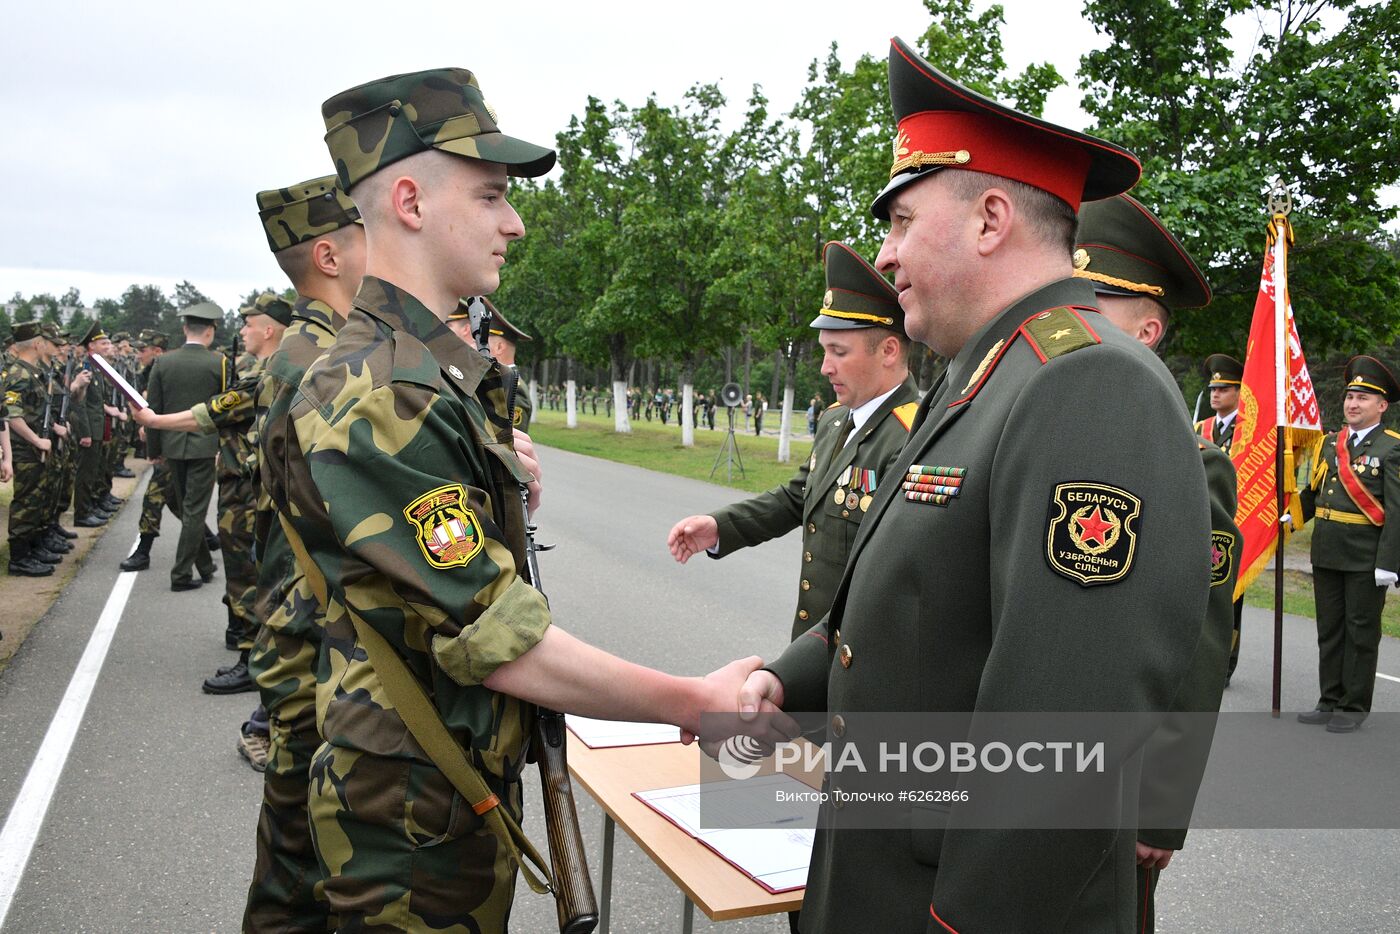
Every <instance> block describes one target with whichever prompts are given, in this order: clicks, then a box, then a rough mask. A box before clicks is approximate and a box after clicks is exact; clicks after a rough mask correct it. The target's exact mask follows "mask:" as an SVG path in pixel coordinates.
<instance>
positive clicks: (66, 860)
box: [0, 450, 1400, 934]
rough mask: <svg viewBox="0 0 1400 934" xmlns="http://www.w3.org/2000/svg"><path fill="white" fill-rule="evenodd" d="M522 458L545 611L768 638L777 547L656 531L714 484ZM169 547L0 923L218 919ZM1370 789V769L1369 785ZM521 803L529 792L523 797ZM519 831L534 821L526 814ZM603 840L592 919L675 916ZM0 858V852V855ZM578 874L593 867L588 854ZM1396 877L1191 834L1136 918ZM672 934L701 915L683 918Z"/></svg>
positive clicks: (53, 644) (205, 601)
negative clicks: (606, 888)
mask: <svg viewBox="0 0 1400 934" xmlns="http://www.w3.org/2000/svg"><path fill="white" fill-rule="evenodd" d="M545 469H546V472H547V475H546V486H547V490H548V492H547V494H546V500H545V508H544V510H543V511H542V512H541V514H540V521H541V523H542V531H541V537H542V539H543V540H545V541H554V542H557V543H558V544H559V546H560V547H559V549H558V550H557V551H555V552H552V553H550V554H548V555H545V556H544V557H543V558H542V568H541V573H542V575H543V577H544V582H545V584H546V585H547V587H548V590H549V592H550V594H551V600H552V603H553V606H554V609H555V613H556V620H557V621H558V622H559V624H561V625H563V626H565V627H567V628H568V629H570V630H571V631H573V632H575V633H577V634H579V635H581V636H583V637H585V638H587V639H589V640H591V641H593V642H596V643H597V644H599V645H601V646H603V647H604V648H607V649H609V650H612V651H615V652H619V653H622V654H625V655H627V656H628V657H630V658H633V659H636V660H638V661H642V662H645V663H647V664H650V665H654V666H657V667H661V668H665V669H667V670H671V671H682V672H692V673H702V672H705V671H708V670H710V669H712V668H714V667H717V666H719V665H721V664H723V663H725V662H727V661H728V660H730V659H731V658H733V657H734V656H735V655H738V654H748V653H757V654H771V653H774V652H776V651H778V650H779V649H780V648H781V646H782V639H783V636H784V635H785V633H786V631H787V628H788V622H787V620H788V619H789V614H790V612H791V604H792V600H793V593H792V592H791V588H792V586H793V584H794V580H793V578H794V575H795V569H796V566H797V563H798V556H799V549H798V543H797V541H796V540H795V539H790V540H785V541H780V542H775V543H772V544H770V545H768V546H765V547H764V548H761V549H757V550H754V551H751V552H748V553H740V554H738V555H735V556H733V557H731V558H729V559H726V560H725V561H723V562H717V561H694V562H692V563H691V564H690V565H687V566H685V567H680V566H677V565H675V564H674V563H673V562H672V561H671V559H670V556H669V555H668V554H667V553H666V551H665V548H664V539H665V534H666V531H667V530H668V529H669V527H670V525H671V524H672V522H674V520H675V519H677V518H679V517H681V516H682V515H687V514H689V513H692V512H700V511H705V510H707V509H711V508H713V507H715V506H718V505H720V504H721V503H724V502H726V501H729V500H730V499H732V498H734V494H733V493H732V492H731V491H729V490H725V489H722V488H719V487H714V486H710V485H708V484H703V483H698V482H695V481H690V480H683V479H680V478H676V477H670V476H665V475H661V474H653V473H649V472H646V471H642V470H637V469H635V468H630V467H625V466H620V465H616V464H611V463H607V462H603V461H598V460H593V459H590V458H583V457H578V456H575V455H570V454H566V453H563V452H559V451H554V450H549V451H547V452H545ZM168 521H169V520H168V518H167V522H168ZM113 524H114V528H113V529H112V530H111V531H110V532H109V533H108V534H107V535H106V536H105V537H104V538H103V540H102V542H101V544H100V545H99V546H98V547H97V548H96V549H95V550H94V551H93V553H92V555H91V557H90V558H89V560H88V563H87V566H86V567H85V568H84V569H83V571H82V572H81V573H80V574H79V576H78V577H77V578H76V580H75V582H74V583H73V584H72V585H71V586H70V587H69V588H68V589H67V590H66V591H65V593H64V594H63V596H62V598H61V599H60V601H59V602H58V603H57V604H56V605H55V607H54V608H53V610H52V611H51V612H50V614H49V615H48V617H46V618H45V620H44V621H43V622H42V624H41V625H40V626H39V627H38V628H37V629H36V630H35V632H34V633H33V635H32V636H31V637H30V640H29V642H28V643H27V644H26V646H25V647H24V650H23V651H22V652H21V653H20V654H19V656H18V657H17V658H16V659H15V661H14V662H13V663H12V664H11V665H10V667H9V669H7V670H6V671H5V672H4V673H3V675H0V749H3V750H4V751H5V754H4V756H3V757H0V815H8V816H9V818H10V819H11V820H13V819H14V817H15V816H14V815H13V814H12V813H11V812H12V805H13V804H14V801H15V798H16V795H17V794H18V793H19V790H20V787H21V784H22V783H23V782H24V780H25V776H26V774H27V773H28V771H29V769H30V765H31V763H32V762H33V761H34V757H35V753H36V752H37V750H38V749H39V746H40V743H41V742H42V740H43V738H44V735H45V731H46V729H47V728H48V724H49V721H50V720H51V719H52V718H53V717H54V713H55V710H56V709H57V708H58V706H59V701H60V699H61V698H62V697H63V695H64V692H65V689H66V688H67V686H68V683H69V680H70V678H72V676H73V673H74V670H75V668H76V666H77V664H78V660H79V658H80V656H81V655H82V654H83V651H84V648H85V646H86V645H87V643H88V640H89V637H90V635H91V634H92V632H93V629H94V623H95V621H96V620H97V619H98V617H99V615H100V614H101V611H102V608H103V606H104V604H105V603H106V602H107V600H108V596H109V594H111V592H112V591H113V588H114V586H116V585H117V584H118V572H117V569H116V565H117V563H118V562H119V561H120V560H121V558H122V557H123V556H124V554H125V553H126V551H127V550H128V549H129V547H130V545H131V543H132V542H133V541H134V539H135V537H136V532H135V524H136V515H135V509H134V508H131V507H128V508H127V510H125V511H124V512H123V514H122V515H121V516H120V517H119V518H118V519H117V520H115V521H114V523H113ZM167 531H168V532H169V531H171V530H170V529H168V530H167ZM173 550H174V537H173V536H172V535H170V534H167V535H165V536H164V537H162V538H161V539H160V540H158V542H157V545H156V548H155V550H154V552H153V565H154V569H153V570H151V571H148V572H145V573H142V574H140V575H136V577H135V584H134V589H133V590H132V593H131V597H130V600H129V602H128V603H127V605H126V608H125V612H124V614H123V615H122V616H121V618H120V623H119V625H118V626H117V628H116V631H115V636H114V638H113V641H112V643H111V648H110V651H109V653H108V655H107V656H106V660H105V663H104V664H103V666H102V668H101V672H100V675H98V677H97V680H96V684H95V688H94V691H93V694H92V698H91V702H90V704H89V705H88V707H87V709H86V713H85V715H84V716H83V718H82V721H81V724H80V726H79V727H78V729H77V734H76V739H75V742H74V743H73V746H72V752H71V754H70V755H69V757H68V759H67V762H66V765H65V767H64V768H63V771H62V775H61V778H60V779H59V780H58V782H57V785H56V787H55V788H54V793H53V797H52V801H51V804H50V806H49V808H48V812H47V816H46V818H45V820H44V822H43V824H42V828H41V830H40V833H39V836H38V841H37V844H36V846H35V847H34V849H33V852H32V855H31V856H30V858H29V861H28V865H27V868H26V870H25V873H24V876H23V878H22V881H21V882H20V885H19V888H18V890H17V892H16V894H15V897H14V901H13V904H12V906H11V908H10V911H9V914H8V917H7V918H6V921H5V924H4V931H5V932H6V934H10V932H31V931H32V932H49V931H102V932H107V931H142V932H166V931H169V932H190V931H218V932H224V931H235V930H237V929H238V921H239V918H240V917H241V911H242V903H243V896H244V892H245V890H246V885H247V879H248V876H249V873H250V872H251V868H252V861H253V853H252V851H253V846H252V844H253V827H254V822H255V820H256V812H257V805H258V800H259V795H260V783H261V778H260V776H258V775H256V774H255V773H253V772H252V771H250V770H249V769H248V768H247V767H246V766H245V765H244V764H243V763H242V760H241V759H239V758H238V756H237V754H236V752H235V751H234V739H235V732H236V729H237V724H238V723H239V722H240V721H241V720H242V718H243V717H244V716H245V715H246V713H247V712H248V710H249V709H250V708H251V707H252V705H253V703H254V700H253V695H236V696H234V697H225V698H214V697H208V696H205V695H203V694H201V693H200V691H199V683H200V681H201V680H202V679H203V678H204V677H205V676H206V675H207V674H209V673H210V672H212V671H213V669H214V668H215V667H217V666H218V665H220V664H226V663H228V662H229V661H230V660H231V658H232V656H231V653H228V652H225V651H224V649H223V647H222V633H223V625H224V617H223V612H222V606H220V604H219V603H218V597H219V591H218V589H217V588H208V589H204V590H200V591H196V592H194V593H190V594H172V593H170V592H169V589H168V576H167V574H166V573H165V570H164V569H167V568H168V567H169V565H170V562H171V560H172V557H173ZM220 580H222V577H221V578H220ZM0 612H3V610H0ZM1269 627H1270V621H1269V619H1268V618H1267V615H1266V614H1264V613H1263V612H1260V611H1253V610H1251V611H1247V613H1246V642H1245V657H1244V661H1243V664H1242V667H1241V669H1240V671H1239V672H1238V673H1237V674H1236V677H1235V684H1234V686H1233V687H1232V688H1231V689H1230V691H1229V692H1228V694H1227V706H1228V707H1229V708H1230V709H1234V710H1261V709H1267V708H1268V698H1269V693H1268V671H1269V657H1268V639H1267V636H1268V630H1269ZM1310 630H1311V624H1310V622H1308V621H1306V620H1299V619H1289V620H1288V622H1287V627H1286V633H1285V637H1286V638H1285V661H1286V664H1285V669H1284V684H1285V693H1284V701H1285V703H1284V706H1285V708H1292V709H1300V708H1306V707H1310V706H1311V704H1312V701H1313V696H1312V691H1313V684H1314V678H1315V675H1314V673H1313V665H1314V664H1315V657H1316V650H1315V648H1314V646H1313V640H1312V635H1311V631H1310ZM1382 659H1383V661H1382V670H1383V671H1386V672H1389V673H1392V674H1396V675H1400V645H1397V644H1395V643H1394V642H1393V641H1392V640H1387V644H1386V645H1385V646H1384V648H1383V655H1382ZM1377 707H1378V709H1384V710H1390V711H1395V710H1400V684H1397V683H1394V682H1390V681H1382V682H1381V683H1380V684H1379V685H1378V687H1377ZM1368 734H1369V735H1368ZM1385 735H1386V734H1385V733H1384V732H1382V731H1381V730H1380V729H1376V730H1374V731H1372V730H1371V727H1370V725H1368V728H1367V730H1364V731H1363V732H1362V733H1361V734H1359V735H1357V736H1352V737H1335V736H1326V735H1325V734H1322V733H1320V732H1319V733H1318V736H1319V741H1320V742H1329V743H1334V744H1335V748H1336V751H1337V756H1338V761H1339V762H1342V763H1344V762H1345V761H1346V756H1347V755H1348V750H1349V749H1350V748H1352V747H1353V746H1355V745H1357V744H1362V743H1366V742H1368V741H1375V740H1376V739H1379V738H1381V737H1383V736H1385ZM1268 780H1269V777H1268V776H1259V777H1258V781H1260V782H1267V781H1268ZM1393 790H1394V789H1393V785H1392V784H1388V785H1386V786H1385V787H1384V788H1381V789H1378V792H1379V793H1384V794H1389V793H1391V792H1393ZM537 800H538V796H537V792H535V791H534V790H533V789H532V790H530V791H529V792H528V793H527V801H532V802H533V801H537ZM580 810H581V818H582V821H583V825H584V832H585V834H586V836H587V837H588V838H589V842H590V844H591V845H592V846H594V847H595V848H596V847H597V846H599V845H600V844H601V823H602V818H601V815H600V812H599V811H598V810H597V808H596V807H594V806H593V805H592V803H591V802H589V801H587V800H586V799H584V800H581V801H580ZM537 813H538V811H537V810H536V814H537ZM30 816H32V815H30ZM531 826H532V827H533V828H535V829H538V827H539V824H538V820H537V818H536V819H534V820H532V822H531ZM617 849H618V864H617V869H616V884H615V885H616V887H615V892H614V918H615V919H616V926H615V927H614V930H616V931H621V932H627V934H631V932H671V931H676V930H679V927H680V919H681V897H680V896H679V894H677V892H676V891H675V889H674V888H673V887H672V886H671V884H670V882H669V880H667V879H666V878H665V876H664V875H662V874H661V872H660V871H659V870H658V869H656V868H655V867H654V866H653V865H652V864H651V862H650V860H649V859H648V858H647V857H646V856H645V855H644V854H643V853H641V851H640V850H639V849H638V848H637V847H636V846H635V845H634V844H632V842H631V841H630V840H627V839H625V837H623V836H622V835H619V839H618V848H617ZM595 852H596V849H595ZM4 858H5V854H4V853H0V868H3V863H4ZM593 870H594V873H595V878H596V874H597V871H598V866H597V865H596V862H595V865H594V866H593ZM1397 874H1400V832H1389V831H1386V832H1378V831H1363V832H1356V831H1345V832H1344V831H1306V832H1303V831H1267V832H1262V831H1250V832H1245V831H1199V832H1196V833H1195V834H1194V835H1193V837H1192V839H1191V841H1190V842H1189V843H1188V847H1187V849H1186V850H1184V851H1183V852H1182V853H1181V854H1180V856H1179V857H1178V859H1177V860H1176V861H1175V862H1174V863H1173V864H1172V866H1171V867H1170V869H1169V870H1168V875H1167V881H1165V882H1164V883H1163V886H1162V888H1161V890H1160V899H1161V911H1160V917H1161V922H1160V924H1159V930H1161V931H1163V932H1214V931H1220V932H1242V931H1269V932H1293V931H1296V932H1314V931H1319V930H1329V929H1337V930H1346V931H1349V932H1370V931H1390V930H1395V929H1396V928H1397V925H1400V897H1397V896H1396V895H1395V894H1394V879H1395V878H1396V877H1397ZM1004 881H1005V880H989V883H992V884H1000V883H1002V882H1004ZM553 924H554V919H553V906H552V905H551V904H550V903H549V902H548V900H547V899H543V898H539V897H535V896H533V895H531V894H530V893H529V892H528V890H526V889H525V888H524V887H523V886H522V887H521V894H520V895H519V896H518V897H517V900H516V912H515V924H514V926H513V929H514V930H517V931H524V932H544V931H550V930H552V929H553ZM713 927H714V928H715V929H717V930H720V929H722V930H724V931H727V932H735V934H750V932H779V931H785V930H786V929H787V928H786V923H785V922H784V921H781V920H779V919H776V918H769V919H757V920H752V921H746V922H738V923H733V924H727V925H723V926H721V925H714V926H713ZM696 928H697V930H702V931H703V930H708V929H710V928H711V925H710V924H709V923H708V922H707V921H706V920H705V919H704V918H703V916H701V917H699V918H698V919H697V923H696Z"/></svg>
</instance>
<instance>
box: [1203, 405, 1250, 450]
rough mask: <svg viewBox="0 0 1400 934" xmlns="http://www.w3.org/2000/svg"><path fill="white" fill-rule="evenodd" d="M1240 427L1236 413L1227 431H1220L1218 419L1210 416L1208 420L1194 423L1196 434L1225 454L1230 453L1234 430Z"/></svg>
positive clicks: (1204, 419)
mask: <svg viewBox="0 0 1400 934" xmlns="http://www.w3.org/2000/svg"><path fill="white" fill-rule="evenodd" d="M1239 425H1240V416H1239V413H1238V412H1236V413H1235V415H1234V416H1233V417H1232V418H1231V419H1230V428H1229V430H1228V431H1224V432H1222V431H1221V430H1220V419H1218V418H1216V417H1215V416H1214V415H1212V416H1211V417H1210V418H1203V419H1201V420H1200V421H1199V422H1197V423H1196V433H1197V434H1198V435H1200V436H1201V437H1202V438H1205V439H1206V440H1207V441H1210V442H1211V443H1212V444H1214V445H1215V446H1216V447H1218V448H1220V450H1222V451H1224V452H1225V453H1226V454H1229V453H1230V445H1231V444H1233V443H1234V441H1235V429H1236V428H1238V427H1239Z"/></svg>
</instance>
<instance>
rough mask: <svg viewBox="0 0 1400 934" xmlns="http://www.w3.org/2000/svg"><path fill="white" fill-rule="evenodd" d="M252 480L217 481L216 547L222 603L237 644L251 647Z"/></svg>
mask: <svg viewBox="0 0 1400 934" xmlns="http://www.w3.org/2000/svg"><path fill="white" fill-rule="evenodd" d="M255 495H256V494H255V491H254V488H253V481H252V480H251V479H248V478H244V477H222V478H220V480H219V548H220V550H221V551H222V552H223V554H224V604H225V605H226V606H227V607H228V608H229V611H230V613H231V614H232V617H233V618H234V619H236V620H238V622H239V624H240V626H239V631H238V647H239V648H240V649H251V648H252V647H253V639H254V637H256V636H257V633H258V617H257V613H256V612H254V608H253V604H254V601H255V599H256V597H257V590H258V570H257V565H255V564H254V563H253V506H254V497H255Z"/></svg>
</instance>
